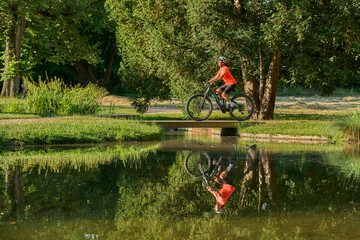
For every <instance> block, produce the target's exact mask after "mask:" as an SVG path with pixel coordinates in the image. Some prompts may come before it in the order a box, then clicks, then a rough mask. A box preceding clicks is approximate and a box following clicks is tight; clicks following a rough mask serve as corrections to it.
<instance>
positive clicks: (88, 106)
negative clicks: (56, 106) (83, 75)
mask: <svg viewBox="0 0 360 240" xmlns="http://www.w3.org/2000/svg"><path fill="white" fill-rule="evenodd" d="M106 94H107V92H106V90H105V89H103V88H100V87H98V86H96V85H94V84H88V85H87V86H86V87H81V86H80V85H76V86H75V87H73V88H72V89H71V91H67V92H66V93H65V94H64V97H63V105H62V112H63V113H66V114H93V113H95V112H97V111H98V110H99V109H100V102H99V101H100V99H101V98H103V97H104V96H105V95H106Z"/></svg>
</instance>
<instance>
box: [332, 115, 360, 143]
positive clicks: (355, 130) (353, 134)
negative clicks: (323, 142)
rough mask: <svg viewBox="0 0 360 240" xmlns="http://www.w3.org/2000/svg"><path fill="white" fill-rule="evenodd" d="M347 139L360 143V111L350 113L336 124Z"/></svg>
mask: <svg viewBox="0 0 360 240" xmlns="http://www.w3.org/2000/svg"><path fill="white" fill-rule="evenodd" d="M335 127H337V128H338V129H339V130H340V131H341V132H342V133H343V134H344V135H345V136H346V137H348V138H350V139H351V140H354V141H358V142H359V141H360V111H355V112H352V113H349V114H348V115H347V116H345V117H344V118H343V119H341V120H339V121H337V122H336V123H335Z"/></svg>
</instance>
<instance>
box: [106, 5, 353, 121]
mask: <svg viewBox="0 0 360 240" xmlns="http://www.w3.org/2000/svg"><path fill="white" fill-rule="evenodd" d="M107 6H108V8H109V10H110V13H111V17H112V19H114V21H115V22H116V24H117V38H118V44H120V45H121V46H122V48H121V51H122V54H123V55H124V57H125V61H126V62H127V63H128V64H130V65H131V66H136V69H141V70H142V71H143V72H145V73H146V74H151V75H153V76H156V78H154V81H156V83H158V84H159V83H160V84H166V85H167V86H169V87H170V90H171V93H172V95H174V96H176V97H177V98H178V99H180V100H183V101H185V99H186V98H187V96H189V94H191V93H192V92H193V91H195V90H196V89H197V88H199V87H200V86H201V82H202V81H204V80H207V79H210V77H212V76H213V75H215V71H216V69H215V67H216V64H215V62H216V58H217V57H218V56H220V55H225V56H227V57H228V58H229V59H231V69H232V72H235V74H234V75H235V77H236V78H237V79H242V82H243V85H244V91H245V93H246V94H248V95H251V96H252V97H253V99H254V103H255V112H254V115H253V118H254V119H272V118H273V113H274V107H275V98H276V92H277V85H278V81H279V79H281V80H283V81H286V82H290V83H291V82H293V83H298V82H304V83H305V84H306V85H308V86H311V87H318V86H320V87H321V88H322V90H323V92H324V93H325V94H326V93H329V92H331V90H333V88H334V87H333V84H334V82H335V81H338V79H339V77H340V76H344V74H345V76H346V78H345V79H342V82H346V80H347V79H350V78H353V77H354V74H353V73H352V72H356V71H359V67H358V66H359V64H358V61H359V58H358V54H359V51H358V50H359V47H358V39H359V30H358V29H359V28H358V27H359V21H358V13H355V12H359V11H358V9H359V4H358V3H357V2H356V1H354V0H348V1H345V2H341V1H331V2H330V3H324V2H323V1H310V0H308V1H299V0H291V1H285V0H275V1H246V0H222V1H218V0H199V1H187V0H172V1H165V0H147V1H141V2H139V1H135V0H133V1H131V0H126V1H125V0H122V1H114V0H107ZM343 16H345V17H343ZM349 20H350V22H351V26H350V27H349V26H347V25H346V22H348V21H349ZM330 21H331V23H330V24H329V22H330ZM348 63H351V64H348ZM281 74H282V75H281ZM281 76H282V77H281ZM145 79H146V78H145ZM146 81H148V79H146Z"/></svg>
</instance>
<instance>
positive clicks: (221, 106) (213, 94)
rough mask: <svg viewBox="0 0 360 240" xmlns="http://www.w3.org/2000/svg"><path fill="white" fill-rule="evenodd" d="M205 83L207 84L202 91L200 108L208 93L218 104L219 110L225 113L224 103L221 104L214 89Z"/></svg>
mask: <svg viewBox="0 0 360 240" xmlns="http://www.w3.org/2000/svg"><path fill="white" fill-rule="evenodd" d="M206 85H207V89H206V91H205V93H204V98H203V99H202V101H201V104H200V108H202V107H203V106H204V101H205V98H206V96H208V95H210V96H213V98H214V99H215V102H216V103H217V105H218V106H219V108H220V110H221V112H222V113H225V112H226V109H225V108H224V105H223V104H221V102H220V99H219V98H218V96H217V95H216V90H215V89H213V88H212V87H211V84H208V83H206ZM210 92H211V94H209V93H210Z"/></svg>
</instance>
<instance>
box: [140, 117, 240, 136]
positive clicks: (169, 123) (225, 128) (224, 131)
mask: <svg viewBox="0 0 360 240" xmlns="http://www.w3.org/2000/svg"><path fill="white" fill-rule="evenodd" d="M141 122H143V123H155V124H156V125H158V126H160V127H162V128H171V129H177V128H220V129H221V135H222V136H236V135H238V133H237V128H236V124H237V123H239V122H238V121H233V120H206V121H193V120H142V121H141Z"/></svg>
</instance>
